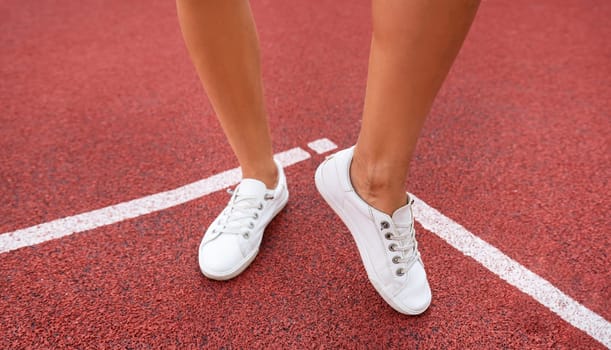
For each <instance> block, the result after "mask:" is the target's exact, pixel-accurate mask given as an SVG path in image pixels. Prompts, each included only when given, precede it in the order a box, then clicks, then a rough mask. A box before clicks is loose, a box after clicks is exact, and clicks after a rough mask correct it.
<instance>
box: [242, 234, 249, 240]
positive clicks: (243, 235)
mask: <svg viewBox="0 0 611 350" xmlns="http://www.w3.org/2000/svg"><path fill="white" fill-rule="evenodd" d="M242 237H244V239H248V238H250V234H249V233H248V232H244V233H243V234H242Z"/></svg>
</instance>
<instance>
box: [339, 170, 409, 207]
mask: <svg viewBox="0 0 611 350" xmlns="http://www.w3.org/2000/svg"><path fill="white" fill-rule="evenodd" d="M396 168H397V167H396V166H394V165H392V164H387V165H385V164H383V163H378V164H366V163H365V162H362V161H360V160H359V159H356V158H355V159H353V161H352V163H351V165H350V180H351V182H352V186H353V187H354V190H355V191H356V193H357V194H358V195H359V196H360V197H361V198H362V199H363V200H364V201H365V202H367V204H369V205H370V206H372V207H374V208H376V209H377V210H380V211H381V212H383V213H386V214H388V215H392V214H393V213H394V211H395V210H397V209H399V208H400V207H402V206H404V205H405V204H406V203H407V193H406V192H405V180H404V177H403V176H401V174H402V173H401V172H400V171H398V169H396ZM389 174H395V175H389Z"/></svg>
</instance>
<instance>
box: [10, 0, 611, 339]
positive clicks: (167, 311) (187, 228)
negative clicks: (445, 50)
mask: <svg viewBox="0 0 611 350" xmlns="http://www.w3.org/2000/svg"><path fill="white" fill-rule="evenodd" d="M369 5H370V4H369V2H368V1H359V2H349V1H343V0H342V1H338V0H321V1H315V2H313V1H309V2H305V1H301V2H298V1H279V0H265V1H254V2H253V3H252V6H253V9H254V11H255V17H256V19H257V24H258V29H259V31H260V37H261V49H262V56H263V70H264V78H265V84H266V95H267V101H268V109H269V111H270V114H271V116H270V118H271V120H270V123H271V127H272V133H273V138H274V148H275V150H276V151H277V152H279V151H284V150H287V149H290V148H293V147H301V148H303V149H307V147H306V144H307V143H308V142H310V141H312V140H315V139H319V138H321V137H326V138H329V139H330V140H332V141H334V142H335V143H337V144H338V145H339V146H340V147H346V146H349V145H351V144H352V143H353V142H354V141H355V138H356V135H357V132H358V127H359V117H360V111H361V108H362V100H363V94H364V87H365V76H366V65H367V57H368V52H367V50H368V48H369V38H370V33H369V31H370V18H369V15H370V14H369ZM0 14H1V15H0V45H1V47H2V50H1V51H0V106H1V113H0V124H1V125H2V127H1V128H0V149H2V151H1V152H0V198H2V205H1V206H0V233H4V232H10V231H14V230H17V229H20V228H25V227H29V226H32V225H36V224H39V223H43V222H48V221H51V220H54V219H58V218H62V217H66V216H70V215H74V214H78V213H83V212H88V211H91V210H94V209H98V208H102V207H105V206H108V205H112V204H115V203H120V202H124V201H128V200H131V199H135V198H140V197H143V196H146V195H150V194H154V193H158V192H161V191H166V190H169V189H174V188H176V187H179V186H182V185H184V184H187V183H191V182H193V181H196V180H199V179H202V178H207V177H209V176H211V175H213V174H217V173H219V172H221V171H224V170H227V169H230V168H234V167H235V166H236V161H235V159H234V157H233V156H232V155H231V152H230V149H229V146H228V144H227V142H226V141H225V139H224V137H223V135H222V132H221V130H220V128H219V126H218V122H217V121H216V119H215V117H214V114H213V112H212V109H211V107H210V105H209V103H208V101H207V100H206V98H205V96H204V95H203V91H202V88H201V86H200V84H199V82H198V80H197V76H196V75H195V71H194V69H193V67H192V65H191V63H190V61H189V59H188V56H187V53H186V50H185V48H184V44H183V42H182V39H181V36H180V32H179V28H178V23H177V20H176V13H175V9H174V8H173V3H172V2H164V1H140V0H138V1H128V2H121V1H117V0H111V1H106V2H102V1H86V2H80V3H77V2H70V1H66V0H60V1H50V0H40V1H16V0H5V1H3V2H2V3H0ZM609 18H611V3H610V2H608V1H605V0H592V1H588V2H585V1H580V0H541V1H536V2H533V1H527V0H516V1H501V0H498V1H484V2H483V3H482V6H481V10H480V12H479V14H478V17H477V18H476V21H475V23H474V25H473V28H472V31H471V33H470V36H469V37H468V39H467V42H466V43H465V47H464V49H463V51H462V52H461V54H460V56H459V58H458V59H457V61H456V64H455V66H454V68H453V70H452V72H451V74H450V76H449V78H448V80H447V82H446V84H445V85H444V87H443V89H442V91H441V92H440V94H439V96H438V99H437V101H436V103H435V105H434V107H433V110H432V111H431V115H430V118H429V119H428V121H427V124H426V126H425V129H424V130H423V133H422V138H421V140H420V143H419V146H418V150H417V154H416V156H415V159H414V162H413V164H412V170H411V174H410V179H409V181H408V184H407V188H408V189H409V190H410V191H411V192H413V193H415V194H416V195H417V196H418V197H420V198H422V199H423V200H425V201H426V202H427V203H428V204H430V205H431V206H433V207H435V208H436V209H438V210H439V211H441V212H442V213H444V214H445V215H447V216H448V217H450V218H452V219H454V220H455V221H457V222H458V223H460V224H461V225H463V226H464V227H466V228H467V229H468V230H469V231H471V232H473V233H474V234H476V235H478V236H479V237H481V238H482V239H484V240H485V241H487V242H489V243H490V244H492V245H493V246H496V247H498V248H499V249H500V250H501V251H503V252H504V253H505V254H507V255H508V256H510V257H512V258H513V259H515V260H516V261H518V262H519V263H520V264H522V265H524V266H526V267H527V268H529V269H530V270H532V271H533V272H535V273H537V274H538V275H540V276H541V277H543V278H545V279H546V280H548V281H550V282H551V283H552V284H553V285H555V286H556V287H558V288H559V289H560V290H562V291H563V292H564V293H566V294H567V295H569V296H571V297H572V298H574V299H575V300H577V301H578V302H580V303H582V304H583V305H584V306H586V307H588V308H589V309H591V310H592V311H594V312H595V313H597V314H599V315H601V316H602V317H604V318H605V319H607V320H609V319H611V304H610V302H609V300H611V288H610V285H611V283H610V281H611V276H610V273H609V266H611V261H610V259H609V256H610V247H611V241H610V240H611V239H610V238H609V235H608V229H609V227H611V218H610V217H609V215H608V210H607V208H609V206H610V204H611V203H610V200H609V196H608V193H609V192H610V191H609V184H608V179H609V178H611V170H610V169H611V167H610V163H611V162H610V157H611V156H610V154H611V152H609V135H611V118H610V115H611V108H610V107H611V102H610V101H611V86H610V84H609V78H608V77H609V76H611V62H610V60H609V57H611V44H610V43H609V40H608V39H609V37H611V24H609V23H610V22H609ZM338 126H341V127H338ZM311 153H312V154H313V155H312V158H311V159H308V160H305V161H302V162H300V163H298V164H296V165H293V166H291V167H288V168H287V169H286V172H287V177H288V181H289V186H290V190H291V200H290V201H289V205H288V206H287V208H286V210H285V211H284V212H282V214H280V215H279V216H278V217H277V219H276V220H274V221H273V222H272V224H271V225H270V226H269V228H268V230H267V233H266V236H265V237H264V241H263V245H262V248H261V252H260V254H259V256H258V257H257V259H256V260H255V261H254V263H253V265H252V266H251V267H250V268H249V269H248V270H247V271H246V272H245V273H244V274H243V275H241V276H240V277H238V278H236V279H234V280H232V281H229V282H224V283H219V282H214V281H210V280H207V279H205V278H204V277H203V276H202V275H201V273H200V272H199V270H198V266H197V245H198V243H199V240H200V238H201V235H202V233H203V231H204V229H205V227H206V225H208V224H209V223H210V222H211V221H212V220H213V218H214V216H215V215H216V214H217V213H218V212H219V211H220V210H221V209H222V207H223V206H224V204H225V203H226V200H227V195H226V194H225V193H224V192H223V191H220V192H215V193H212V194H210V195H207V196H205V197H202V198H200V199H197V200H194V201H191V202H188V203H186V204H183V205H180V206H177V207H174V208H170V209H167V210H163V211H159V212H155V213H151V214H149V215H145V216H141V217H137V218H135V219H131V220H127V221H122V222H119V223H117V224H113V225H109V226H104V227H100V228H97V229H94V230H91V231H86V232H83V233H78V234H74V235H71V236H67V237H64V238H61V239H58V240H53V241H49V242H46V243H42V244H39V245H35V246H31V247H26V248H22V249H19V250H15V251H12V252H8V253H3V254H0V329H2V337H0V348H27V347H32V348H58V347H80V348H83V347H110V348H151V347H153V348H156V347H178V348H192V347H205V348H221V347H225V348H270V347H282V348H338V347H339V348H399V347H402V348H456V349H464V348H517V349H523V348H560V349H597V348H604V346H603V345H602V344H601V343H599V342H597V341H596V340H594V339H592V338H591V337H589V336H588V335H587V334H585V333H584V332H582V331H580V330H578V329H577V328H575V327H573V326H572V325H570V324H568V323H567V322H565V321H563V320H562V319H561V318H559V317H558V316H557V315H555V314H554V313H552V312H551V311H550V310H548V309H547V308H546V307H544V306H543V305H541V304H539V303H537V302H536V301H535V300H534V299H532V298H531V297H529V296H527V295H525V294H523V293H522V292H521V291H520V290H518V289H516V288H514V287H512V286H511V285H509V284H507V283H506V282H504V281H503V280H501V279H500V278H499V277H498V276H496V275H495V274H493V273H491V272H490V271H488V270H487V269H486V268H484V267H483V266H482V265H480V264H478V263H477V262H475V261H474V260H472V259H471V258H468V257H466V256H464V255H463V254H461V253H460V252H459V251H457V250H455V249H454V248H452V247H451V246H449V245H448V244H446V243H445V242H444V241H442V240H441V239H439V238H438V237H437V236H435V235H433V234H432V233H430V232H427V231H426V230H424V229H423V228H422V227H420V226H418V227H417V228H418V232H419V233H418V234H419V242H420V247H421V252H422V255H423V257H424V261H425V264H426V266H427V271H428V273H429V277H430V282H431V287H432V289H433V293H434V299H433V303H432V305H431V307H430V309H429V310H428V311H427V312H426V313H424V314H423V315H421V316H418V317H406V316H403V315H399V314H397V313H396V312H394V311H393V310H392V309H391V308H390V307H388V306H387V305H386V304H385V303H384V301H383V300H382V299H381V298H380V297H379V296H378V295H377V294H376V292H375V290H374V289H373V287H372V286H371V285H370V284H369V282H368V280H367V277H366V275H365V273H364V269H363V267H362V265H361V262H360V258H359V256H358V253H357V251H356V246H355V244H354V243H353V241H352V239H351V237H350V234H349V233H348V232H347V231H346V229H345V228H344V226H343V225H341V223H340V222H339V220H338V219H337V218H336V217H335V216H334V215H333V213H332V212H331V210H330V209H329V208H328V207H327V206H326V205H325V204H324V202H323V200H322V199H321V198H320V197H319V196H318V194H317V193H316V190H315V187H314V184H313V174H314V170H315V168H316V166H317V165H318V163H319V162H320V161H322V159H323V158H324V155H317V154H315V153H314V152H311Z"/></svg>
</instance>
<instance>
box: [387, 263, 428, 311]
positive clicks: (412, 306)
mask: <svg viewBox="0 0 611 350" xmlns="http://www.w3.org/2000/svg"><path fill="white" fill-rule="evenodd" d="M431 297H432V295H431V288H430V287H429V283H428V281H427V278H426V272H425V271H424V266H423V265H422V264H421V263H420V262H416V263H415V264H414V265H413V266H412V267H411V269H410V270H409V272H408V274H407V281H406V285H405V287H403V288H402V289H401V290H400V291H399V293H397V294H396V295H395V296H394V298H393V302H394V304H395V305H396V308H397V311H399V312H401V313H404V314H408V315H418V314H421V313H423V312H424V311H426V309H427V308H428V307H429V305H430V304H431Z"/></svg>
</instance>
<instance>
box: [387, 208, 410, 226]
mask: <svg viewBox="0 0 611 350" xmlns="http://www.w3.org/2000/svg"><path fill="white" fill-rule="evenodd" d="M412 220H413V218H412V211H411V209H410V205H409V204H406V205H404V206H402V207H401V208H399V209H397V210H395V212H394V213H393V214H392V221H393V222H394V223H395V225H398V226H409V225H411V224H412Z"/></svg>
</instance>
